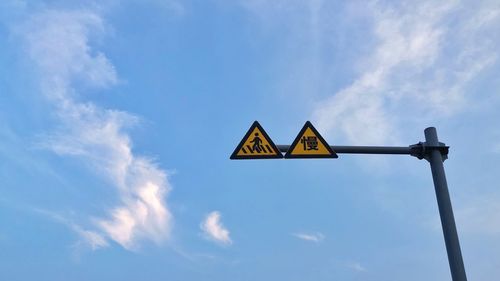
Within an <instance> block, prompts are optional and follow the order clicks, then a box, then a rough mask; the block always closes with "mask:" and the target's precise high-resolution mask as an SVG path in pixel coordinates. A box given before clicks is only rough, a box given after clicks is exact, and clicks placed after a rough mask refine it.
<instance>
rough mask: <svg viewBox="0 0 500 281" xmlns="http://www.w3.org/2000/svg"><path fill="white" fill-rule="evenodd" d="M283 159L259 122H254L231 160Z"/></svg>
mask: <svg viewBox="0 0 500 281" xmlns="http://www.w3.org/2000/svg"><path fill="white" fill-rule="evenodd" d="M269 158H283V154H281V152H280V151H279V149H278V148H277V147H276V145H275V144H274V142H273V141H272V140H271V138H270V137H269V136H268V135H267V133H266V131H264V129H263V128H262V126H261V125H260V124H259V122H257V121H255V122H253V124H252V126H251V127H250V129H249V130H248V132H247V133H246V134H245V136H244V137H243V139H242V140H241V142H240V144H238V146H237V147H236V149H235V150H234V152H233V154H231V157H230V159H269Z"/></svg>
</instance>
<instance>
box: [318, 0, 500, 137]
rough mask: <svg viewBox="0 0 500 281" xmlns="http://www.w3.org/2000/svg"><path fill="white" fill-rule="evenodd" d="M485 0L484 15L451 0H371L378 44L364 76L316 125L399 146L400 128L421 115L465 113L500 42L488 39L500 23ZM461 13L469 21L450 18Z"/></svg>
mask: <svg viewBox="0 0 500 281" xmlns="http://www.w3.org/2000/svg"><path fill="white" fill-rule="evenodd" d="M482 4H484V5H483V6H485V7H486V6H487V8H488V9H487V10H489V11H490V12H489V13H487V15H486V16H481V15H483V14H484V13H485V12H486V11H485V10H484V9H477V8H474V9H472V10H473V11H474V12H473V13H469V12H468V9H469V8H470V7H466V6H465V5H464V6H462V5H461V3H460V2H458V1H453V0H450V1H441V2H439V3H436V2H434V1H423V2H422V1H419V2H413V3H411V4H408V5H394V6H385V5H383V4H380V3H376V4H372V6H371V8H372V9H373V21H374V35H375V37H376V39H377V41H378V43H377V44H376V46H375V47H374V48H373V52H372V53H371V55H370V56H369V57H368V58H365V59H363V60H364V63H363V65H365V66H364V67H363V68H364V70H363V71H362V72H361V74H360V75H359V77H358V78H357V79H355V80H354V82H353V83H352V84H351V85H349V86H347V87H345V88H344V89H342V90H340V91H338V92H336V93H335V94H333V95H332V96H331V97H329V98H327V99H326V100H325V101H322V102H321V103H320V104H319V105H318V106H317V108H316V109H315V110H314V113H313V115H314V120H316V121H317V124H318V127H319V128H321V130H322V131H324V132H326V133H330V134H331V135H334V136H336V138H337V139H346V140H348V141H349V142H350V143H353V144H358V143H365V144H367V143H376V144H382V143H395V142H397V141H398V137H399V136H398V133H397V132H398V131H400V129H404V128H405V127H408V126H407V125H408V124H414V123H418V122H421V120H425V118H422V116H429V117H433V116H449V115H452V114H455V113H457V112H460V111H461V110H462V109H463V108H464V107H465V106H466V105H467V104H468V98H469V97H468V95H467V94H466V92H465V88H466V86H467V85H468V83H470V82H471V81H472V80H473V79H474V78H475V77H476V76H478V74H479V73H481V72H482V71H483V70H485V69H486V68H487V67H488V66H491V65H492V64H493V63H495V62H496V61H497V58H498V53H497V48H495V47H493V46H495V45H496V46H498V43H499V42H494V41H492V40H489V39H488V37H487V36H488V34H491V32H492V31H491V30H489V29H488V27H491V25H492V24H493V25H496V26H497V27H498V13H496V12H491V11H496V10H498V8H499V6H498V5H496V4H493V5H492V4H490V3H486V2H485V3H482ZM456 16H459V17H461V18H463V19H464V20H463V21H460V22H458V23H457V22H455V23H454V22H452V21H450V20H449V19H450V18H453V17H456ZM479 18H481V19H483V20H479ZM488 32H490V33H488ZM473 38H474V39H473ZM479 38H482V40H479V41H482V42H484V43H483V44H480V45H478V44H477V42H478V39H479ZM334 128H335V130H333V129H334Z"/></svg>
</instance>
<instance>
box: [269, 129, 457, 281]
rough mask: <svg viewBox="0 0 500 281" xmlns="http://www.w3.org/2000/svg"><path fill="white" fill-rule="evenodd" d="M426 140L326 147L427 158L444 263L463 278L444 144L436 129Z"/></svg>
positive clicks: (339, 151)
mask: <svg viewBox="0 0 500 281" xmlns="http://www.w3.org/2000/svg"><path fill="white" fill-rule="evenodd" d="M424 133H425V140H426V142H420V143H418V144H414V145H410V146H335V145H332V146H330V147H331V148H332V149H333V151H335V152H336V153H337V154H399V155H411V156H415V157H417V158H418V159H426V160H427V161H429V163H430V166H431V171H432V178H433V180H434V187H435V190H436V199H437V203H438V207H439V215H440V217H441V226H442V228H443V235H444V241H445V244H446V251H447V253H448V262H449V264H450V271H451V277H452V280H453V281H467V277H466V275H465V268H464V262H463V259H462V252H461V250H460V243H459V240H458V234H457V227H456V225H455V218H454V216H453V209H452V207H451V200H450V194H449V192H448V184H447V183H446V176H445V173H444V166H443V162H444V160H446V159H447V158H448V148H449V147H448V146H446V145H445V144H444V143H441V142H439V141H438V137H437V133H436V128H434V127H429V128H427V129H425V131H424ZM277 147H278V149H279V150H280V151H281V152H282V153H285V152H287V151H288V150H289V148H290V145H277Z"/></svg>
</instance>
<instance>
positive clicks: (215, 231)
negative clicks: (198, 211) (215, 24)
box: [200, 211, 233, 245]
mask: <svg viewBox="0 0 500 281" xmlns="http://www.w3.org/2000/svg"><path fill="white" fill-rule="evenodd" d="M200 228H201V230H203V234H204V235H205V237H206V238H208V239H210V240H212V241H215V242H217V243H221V244H225V245H231V244H232V243H233V241H232V240H231V238H230V237H229V230H227V228H225V227H224V225H223V224H222V222H221V214H220V213H219V212H218V211H213V212H211V213H209V214H208V215H207V216H206V217H205V220H204V221H203V222H202V223H201V224H200Z"/></svg>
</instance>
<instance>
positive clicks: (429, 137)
mask: <svg viewBox="0 0 500 281" xmlns="http://www.w3.org/2000/svg"><path fill="white" fill-rule="evenodd" d="M424 132H425V141H426V145H428V146H430V147H435V148H433V149H431V150H430V151H428V152H427V153H425V156H424V157H425V159H426V160H427V161H429V163H430V165H431V170H432V178H433V180H434V188H435V189H436V199H437V203H438V207H439V215H440V216H441V226H442V227H443V235H444V241H445V244H446V251H447V252H448V262H449V263H450V270H451V276H452V279H453V281H467V277H466V275H465V268H464V262H463V259H462V252H461V251H460V243H459V241H458V234H457V227H456V225H455V218H454V216H453V209H452V207H451V200H450V194H449V192H448V184H447V183H446V175H445V173H444V166H443V162H444V160H445V159H446V155H443V154H442V151H441V150H440V149H439V148H438V147H443V146H444V144H442V143H440V142H439V141H438V136H437V132H436V128H434V127H431V128H427V129H425V131H424ZM443 156H445V157H444V158H443Z"/></svg>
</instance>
